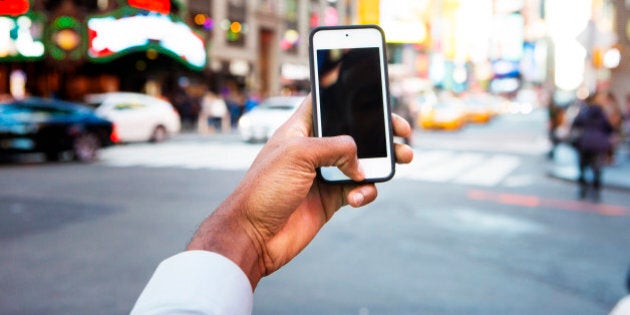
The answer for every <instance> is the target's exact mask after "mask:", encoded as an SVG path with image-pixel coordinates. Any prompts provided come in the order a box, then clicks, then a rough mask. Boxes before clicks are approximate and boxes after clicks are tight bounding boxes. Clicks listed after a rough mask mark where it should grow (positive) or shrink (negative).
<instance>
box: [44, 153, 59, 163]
mask: <svg viewBox="0 0 630 315" xmlns="http://www.w3.org/2000/svg"><path fill="white" fill-rule="evenodd" d="M45 154H46V161H53V162H57V161H59V152H57V151H48V152H46V153H45Z"/></svg>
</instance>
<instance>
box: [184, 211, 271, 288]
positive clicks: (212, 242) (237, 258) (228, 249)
mask: <svg viewBox="0 0 630 315" xmlns="http://www.w3.org/2000/svg"><path fill="white" fill-rule="evenodd" d="M230 204H232V203H230V202H228V201H226V202H224V204H222V205H221V206H219V208H217V210H216V211H215V212H214V213H212V214H211V215H210V216H209V217H208V218H206V219H205V220H204V221H203V222H202V223H201V225H200V226H199V228H198V229H197V231H196V232H195V235H194V236H193V238H192V239H191V241H190V243H189V244H188V246H187V247H186V250H205V251H210V252H214V253H217V254H220V255H222V256H224V257H226V258H228V259H230V260H231V261H232V262H234V263H235V264H236V265H238V266H239V267H240V268H241V270H242V271H243V272H244V273H245V275H246V276H247V278H248V279H249V282H250V284H251V286H252V290H254V289H255V288H256V285H257V284H258V282H259V281H260V279H261V278H262V277H263V275H264V264H263V263H262V258H261V257H262V249H261V247H260V245H258V244H259V242H257V241H256V240H255V239H253V238H252V237H251V236H250V235H249V234H248V233H247V229H246V227H245V223H244V222H242V220H241V219H240V218H239V217H238V213H240V211H235V209H231V207H230Z"/></svg>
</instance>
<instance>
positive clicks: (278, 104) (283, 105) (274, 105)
mask: <svg viewBox="0 0 630 315" xmlns="http://www.w3.org/2000/svg"><path fill="white" fill-rule="evenodd" d="M259 107H260V108H261V109H271V110H293V109H295V108H296V107H297V104H296V102H295V101H292V100H290V99H278V100H267V101H264V102H262V103H260V106H259Z"/></svg>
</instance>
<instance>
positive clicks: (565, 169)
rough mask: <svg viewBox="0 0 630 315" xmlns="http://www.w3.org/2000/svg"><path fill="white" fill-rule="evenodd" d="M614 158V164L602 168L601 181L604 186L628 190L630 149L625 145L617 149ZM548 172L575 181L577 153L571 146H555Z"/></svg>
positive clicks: (629, 182) (629, 186)
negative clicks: (615, 157)
mask: <svg viewBox="0 0 630 315" xmlns="http://www.w3.org/2000/svg"><path fill="white" fill-rule="evenodd" d="M616 160H617V161H616V163H615V165H610V166H606V167H605V168H604V170H603V175H602V183H603V185H604V187H609V188H615V189H624V190H630V151H629V149H628V147H627V146H622V147H621V148H620V149H619V151H618V152H617V159H616ZM548 174H549V176H551V177H554V178H559V179H563V180H569V181H575V180H576V179H577V177H578V168H577V153H576V152H575V150H574V149H573V148H572V147H571V146H569V145H567V144H560V145H558V147H556V152H555V155H554V159H553V160H552V161H551V162H550V165H549V169H548Z"/></svg>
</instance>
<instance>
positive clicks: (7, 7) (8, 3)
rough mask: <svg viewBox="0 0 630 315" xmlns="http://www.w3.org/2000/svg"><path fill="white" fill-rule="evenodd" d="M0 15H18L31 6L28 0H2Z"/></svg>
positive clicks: (24, 12)
mask: <svg viewBox="0 0 630 315" xmlns="http://www.w3.org/2000/svg"><path fill="white" fill-rule="evenodd" d="M1 2H2V5H1V6H0V15H11V16H18V15H22V14H26V12H28V10H29V9H30V7H31V4H30V3H29V1H28V0H2V1H1Z"/></svg>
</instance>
